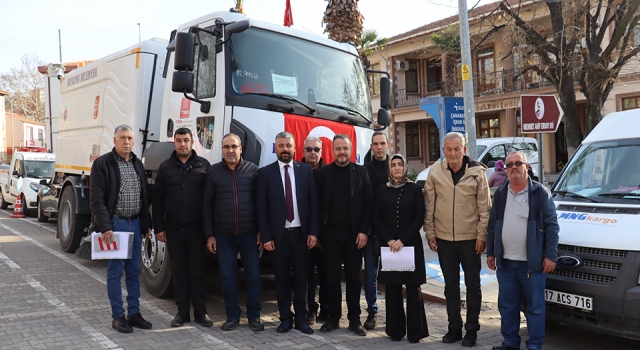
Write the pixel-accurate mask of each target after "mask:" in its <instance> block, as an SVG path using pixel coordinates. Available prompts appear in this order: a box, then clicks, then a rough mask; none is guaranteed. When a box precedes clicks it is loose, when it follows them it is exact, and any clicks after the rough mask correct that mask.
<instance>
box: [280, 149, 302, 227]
mask: <svg viewBox="0 0 640 350" xmlns="http://www.w3.org/2000/svg"><path fill="white" fill-rule="evenodd" d="M285 165H288V166H289V179H290V180H291V196H292V198H293V221H292V222H289V221H287V220H286V219H285V221H284V227H285V228H290V227H300V226H302V224H301V223H300V214H298V198H297V197H298V196H296V175H295V171H293V161H291V163H289V164H287V163H284V162H281V161H280V160H278V166H280V178H281V179H282V189H283V194H284V196H285V200H286V198H287V185H286V184H285V182H284V166H285Z"/></svg>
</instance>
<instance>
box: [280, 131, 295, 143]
mask: <svg viewBox="0 0 640 350" xmlns="http://www.w3.org/2000/svg"><path fill="white" fill-rule="evenodd" d="M277 139H291V141H294V142H295V141H296V139H295V138H294V137H293V135H292V134H291V133H290V132H288V131H281V132H279V133H278V134H277V135H276V140H277Z"/></svg>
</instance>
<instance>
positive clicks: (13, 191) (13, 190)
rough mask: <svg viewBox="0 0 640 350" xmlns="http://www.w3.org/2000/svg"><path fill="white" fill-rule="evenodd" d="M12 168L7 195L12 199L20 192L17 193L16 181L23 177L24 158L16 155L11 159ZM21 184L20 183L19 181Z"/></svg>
mask: <svg viewBox="0 0 640 350" xmlns="http://www.w3.org/2000/svg"><path fill="white" fill-rule="evenodd" d="M13 161H14V163H13V167H12V168H11V179H10V180H9V195H10V197H12V198H17V197H18V194H19V193H20V191H18V182H19V181H18V180H19V179H20V178H22V177H24V174H25V169H24V156H23V155H22V154H17V155H16V156H15V157H14V158H13ZM20 182H21V181H20Z"/></svg>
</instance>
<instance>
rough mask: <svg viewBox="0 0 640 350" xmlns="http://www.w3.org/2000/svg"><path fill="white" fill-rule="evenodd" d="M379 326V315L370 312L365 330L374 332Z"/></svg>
mask: <svg viewBox="0 0 640 350" xmlns="http://www.w3.org/2000/svg"><path fill="white" fill-rule="evenodd" d="M377 324H378V314H377V313H375V312H370V313H369V316H367V320H366V321H364V329H368V330H372V329H374V328H376V325H377Z"/></svg>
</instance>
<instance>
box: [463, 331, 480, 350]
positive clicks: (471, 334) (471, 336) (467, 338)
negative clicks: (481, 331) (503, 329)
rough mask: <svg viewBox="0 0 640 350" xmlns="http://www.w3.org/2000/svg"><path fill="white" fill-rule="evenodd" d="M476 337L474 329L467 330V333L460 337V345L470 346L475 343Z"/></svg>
mask: <svg viewBox="0 0 640 350" xmlns="http://www.w3.org/2000/svg"><path fill="white" fill-rule="evenodd" d="M477 339H478V332H476V331H467V334H465V335H464V338H462V346H466V347H469V348H470V347H472V346H474V345H476V340H477Z"/></svg>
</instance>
